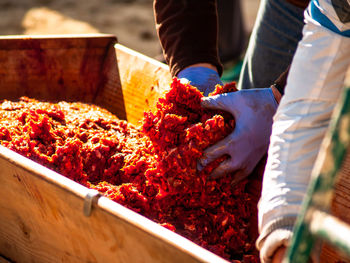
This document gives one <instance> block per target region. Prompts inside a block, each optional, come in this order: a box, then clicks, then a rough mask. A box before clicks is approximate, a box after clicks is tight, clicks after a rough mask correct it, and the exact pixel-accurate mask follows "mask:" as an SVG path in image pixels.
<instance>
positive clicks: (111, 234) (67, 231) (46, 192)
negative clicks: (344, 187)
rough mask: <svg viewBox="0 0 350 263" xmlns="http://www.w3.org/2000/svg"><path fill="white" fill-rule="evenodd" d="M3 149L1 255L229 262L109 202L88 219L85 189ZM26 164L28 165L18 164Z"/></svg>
mask: <svg viewBox="0 0 350 263" xmlns="http://www.w3.org/2000/svg"><path fill="white" fill-rule="evenodd" d="M0 150H1V152H2V154H1V156H0V167H2V168H1V170H0V215H1V220H0V255H3V256H5V257H6V258H8V259H11V260H13V261H15V262H146V263H147V262H203V261H207V260H208V261H211V262H226V261H224V260H222V259H221V258H219V257H217V256H215V255H214V254H212V253H210V252H208V251H206V250H204V249H202V248H200V247H198V246H196V245H194V244H193V243H191V242H190V241H188V240H186V239H184V238H182V237H180V236H178V235H176V234H174V233H172V232H170V231H169V230H166V229H163V228H162V227H160V226H158V225H156V224H154V223H153V222H151V221H150V220H148V219H145V218H144V217H142V216H140V215H137V214H136V213H134V212H132V211H130V210H128V209H126V208H124V207H122V206H120V205H118V204H116V203H114V202H112V201H111V200H108V199H107V198H101V199H100V201H99V203H98V205H97V206H95V207H94V208H93V211H92V214H91V216H90V217H85V216H84V215H83V197H84V196H85V195H86V193H87V191H88V189H87V188H85V187H83V186H81V185H78V184H76V183H74V182H73V181H71V180H69V179H67V178H64V177H63V176H60V175H57V174H56V173H53V172H52V171H50V170H48V169H46V168H44V167H42V166H40V165H38V164H34V166H33V168H31V169H28V168H27V167H26V166H30V165H31V163H33V162H31V161H30V160H28V159H26V158H24V157H21V156H19V158H17V160H14V159H13V156H14V155H16V154H15V153H10V154H8V152H10V151H9V150H7V149H5V150H4V149H3V147H1V146H0ZM3 153H5V155H4V154H3ZM9 156H10V157H9ZM11 156H12V157H11ZM23 159H25V161H23ZM23 162H24V163H26V164H27V165H24V166H21V165H18V164H19V163H23ZM33 171H39V172H40V173H38V174H34V172H33ZM44 173H45V174H46V177H45V176H44V175H43V174H44ZM40 174H42V175H40ZM72 189H73V190H72ZM100 203H101V205H100ZM135 222H136V223H135ZM145 229H153V230H152V231H151V232H149V231H145ZM157 231H158V233H156V232H157ZM169 240H170V241H169ZM172 240H173V241H172ZM174 240H175V241H174ZM182 246H183V247H182Z"/></svg>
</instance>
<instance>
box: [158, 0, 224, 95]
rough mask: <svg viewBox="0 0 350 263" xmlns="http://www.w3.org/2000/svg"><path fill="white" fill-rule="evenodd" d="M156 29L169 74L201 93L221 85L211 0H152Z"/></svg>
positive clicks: (215, 16)
mask: <svg viewBox="0 0 350 263" xmlns="http://www.w3.org/2000/svg"><path fill="white" fill-rule="evenodd" d="M154 15H155V19H156V29H157V33H158V36H159V40H160V43H161V46H162V49H163V54H164V58H165V60H166V62H167V64H168V65H169V68H170V72H171V74H172V76H173V77H178V78H180V79H181V80H182V81H184V82H190V83H191V84H192V85H193V86H195V87H197V88H198V89H199V90H200V91H201V92H203V94H204V95H205V96H207V95H208V94H209V93H210V92H212V91H213V90H214V89H215V86H216V85H217V84H220V85H222V82H221V80H220V75H221V73H222V65H221V62H220V59H219V56H218V36H217V35H218V32H217V31H218V30H217V28H218V23H217V10H216V1H215V0H203V1H194V0H181V1H179V0H154Z"/></svg>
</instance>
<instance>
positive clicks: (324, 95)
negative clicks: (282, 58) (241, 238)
mask: <svg viewBox="0 0 350 263" xmlns="http://www.w3.org/2000/svg"><path fill="white" fill-rule="evenodd" d="M342 4H343V6H341V8H343V11H344V10H349V9H347V8H350V7H349V4H348V3H347V1H346V0H342ZM337 8H339V6H337ZM337 12H339V10H338V11H336V9H335V8H333V6H332V4H331V1H330V0H318V2H316V1H314V2H312V3H311V4H310V5H309V8H308V10H307V13H305V19H306V25H305V27H304V30H303V39H302V40H301V41H300V43H299V45H298V49H297V51H296V54H295V56H294V58H293V62H292V66H291V68H290V72H289V75H288V79H287V86H286V89H285V95H284V96H283V98H282V100H281V103H280V105H279V108H278V110H277V112H276V115H275V117H274V124H273V127H272V134H271V141H270V146H269V151H268V160H267V164H266V168H265V174H264V181H263V190H262V196H261V199H260V202H259V231H260V236H259V238H258V240H257V247H258V248H259V249H260V256H261V260H262V262H271V261H272V260H274V259H275V257H277V256H279V255H280V252H278V253H277V252H276V251H279V250H280V249H281V248H283V247H286V246H288V243H289V240H290V238H291V236H292V233H293V226H294V222H295V219H296V217H297V215H298V213H299V211H300V207H301V204H302V200H303V198H304V196H305V193H306V189H307V187H308V183H309V180H310V175H311V172H312V169H313V165H314V162H315V160H316V157H317V155H318V153H319V149H320V144H321V142H322V140H323V137H324V134H325V132H326V130H327V128H328V125H329V121H330V119H331V115H332V112H333V109H334V106H335V104H336V102H337V100H338V98H339V96H340V93H341V91H342V88H343V84H344V78H345V74H346V71H347V69H348V67H349V65H350V20H349V17H348V21H347V22H346V19H345V20H344V19H341V17H339V16H337ZM344 13H345V14H346V13H347V14H349V12H344ZM334 27H335V28H338V30H336V29H334Z"/></svg>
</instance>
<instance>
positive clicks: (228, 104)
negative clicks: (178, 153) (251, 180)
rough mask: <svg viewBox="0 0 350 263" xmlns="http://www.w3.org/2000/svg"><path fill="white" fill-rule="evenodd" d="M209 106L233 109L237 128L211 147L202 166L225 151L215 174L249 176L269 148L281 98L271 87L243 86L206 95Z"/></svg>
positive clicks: (238, 179)
mask: <svg viewBox="0 0 350 263" xmlns="http://www.w3.org/2000/svg"><path fill="white" fill-rule="evenodd" d="M201 104H202V106H203V107H205V108H209V109H219V110H224V111H228V112H230V113H231V114H232V115H233V117H234V119H235V128H234V131H233V132H232V133H231V134H229V135H228V136H227V137H226V138H224V139H223V140H221V141H219V142H218V143H216V144H214V145H213V146H211V147H209V148H207V149H206V150H205V151H204V156H203V158H202V159H200V160H199V163H198V168H199V170H201V169H202V168H203V167H205V166H206V165H207V164H209V163H210V162H212V161H214V160H215V159H217V158H218V157H220V156H222V155H225V154H227V155H229V156H230V158H229V159H227V160H225V161H223V162H222V163H221V164H220V165H219V166H218V167H217V168H216V169H215V170H214V171H213V172H212V174H211V176H212V177H213V178H217V177H220V176H222V175H223V174H225V173H228V172H233V171H235V172H236V176H235V179H234V182H233V183H235V182H238V181H240V180H242V179H243V178H245V177H246V176H248V175H249V174H250V173H251V172H252V171H253V169H254V167H255V166H256V165H257V163H258V162H259V161H260V159H261V158H262V157H263V156H264V154H265V153H266V151H267V149H268V145H269V140H270V135H271V129H272V121H273V120H272V118H273V115H274V114H275V111H276V109H277V102H276V100H275V97H274V95H273V92H272V89H271V88H265V89H251V90H240V91H237V92H231V93H224V94H220V95H216V96H213V97H204V98H202V101H201Z"/></svg>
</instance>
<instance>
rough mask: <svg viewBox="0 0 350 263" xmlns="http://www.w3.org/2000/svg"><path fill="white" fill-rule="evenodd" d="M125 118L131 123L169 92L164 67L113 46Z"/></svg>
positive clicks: (122, 47) (169, 77)
mask: <svg viewBox="0 0 350 263" xmlns="http://www.w3.org/2000/svg"><path fill="white" fill-rule="evenodd" d="M115 48H116V53H117V60H118V69H119V75H120V81H121V84H122V89H123V90H122V92H123V96H122V97H123V102H124V105H125V112H126V119H127V120H128V121H129V122H131V123H134V124H137V123H138V121H139V120H140V119H141V118H142V116H143V113H144V111H147V110H152V109H154V108H155V105H156V102H157V99H158V98H159V97H160V96H162V95H163V93H164V91H166V90H167V89H169V85H170V83H171V79H172V78H171V75H170V73H169V69H168V66H166V65H165V64H163V63H160V62H158V61H156V60H154V59H151V58H148V57H146V56H144V55H142V54H140V53H138V52H135V51H133V50H131V49H128V48H126V47H124V46H122V45H120V44H117V45H116V46H115Z"/></svg>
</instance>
